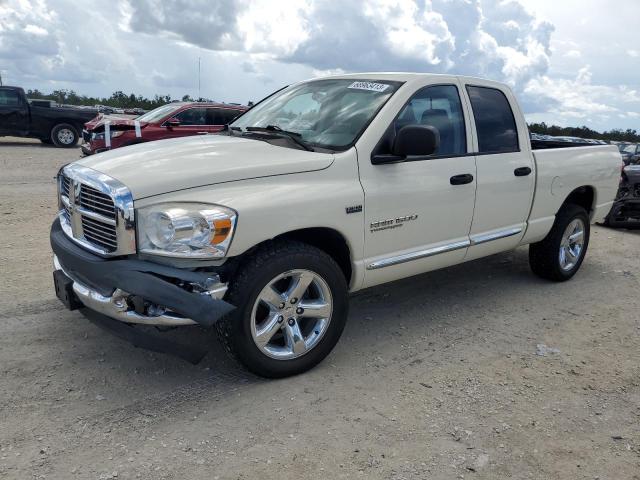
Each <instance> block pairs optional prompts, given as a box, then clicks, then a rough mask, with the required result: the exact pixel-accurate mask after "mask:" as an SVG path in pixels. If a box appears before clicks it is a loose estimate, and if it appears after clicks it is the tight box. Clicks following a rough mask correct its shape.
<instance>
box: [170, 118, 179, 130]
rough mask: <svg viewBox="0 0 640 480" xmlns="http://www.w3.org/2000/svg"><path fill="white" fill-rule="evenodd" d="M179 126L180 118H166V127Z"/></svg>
mask: <svg viewBox="0 0 640 480" xmlns="http://www.w3.org/2000/svg"><path fill="white" fill-rule="evenodd" d="M179 126H180V120H178V119H177V118H171V119H169V120H167V127H169V128H173V127H179Z"/></svg>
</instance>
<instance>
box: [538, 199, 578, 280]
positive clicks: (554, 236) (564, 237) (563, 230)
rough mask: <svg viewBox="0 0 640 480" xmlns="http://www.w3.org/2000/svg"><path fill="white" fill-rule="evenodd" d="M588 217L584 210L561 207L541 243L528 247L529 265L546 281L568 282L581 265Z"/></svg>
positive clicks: (571, 205) (573, 206)
mask: <svg viewBox="0 0 640 480" xmlns="http://www.w3.org/2000/svg"><path fill="white" fill-rule="evenodd" d="M589 232H590V230H589V216H588V215H587V212H586V210H585V209H584V208H582V207H580V206H578V205H573V204H567V205H565V206H563V207H562V208H561V209H560V211H559V212H558V215H556V220H555V222H554V224H553V228H552V229H551V231H550V232H549V234H548V235H547V236H546V237H545V238H544V240H542V241H540V242H538V243H533V244H531V245H530V246H529V265H530V266H531V270H533V272H534V273H535V274H536V275H538V276H540V277H542V278H546V279H548V280H555V281H558V282H563V281H565V280H569V279H570V278H571V277H573V276H574V275H575V273H576V272H577V271H578V269H579V268H580V265H582V261H583V260H584V256H585V254H586V252H587V247H588V246H589Z"/></svg>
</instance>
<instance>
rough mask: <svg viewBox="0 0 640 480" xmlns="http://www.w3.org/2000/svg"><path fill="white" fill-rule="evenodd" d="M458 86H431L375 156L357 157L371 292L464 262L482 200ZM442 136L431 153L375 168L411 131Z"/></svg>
mask: <svg viewBox="0 0 640 480" xmlns="http://www.w3.org/2000/svg"><path fill="white" fill-rule="evenodd" d="M459 88H460V87H459V85H458V83H457V82H452V84H448V85H432V86H426V87H424V88H422V89H420V90H418V91H417V92H416V93H415V94H414V95H413V96H412V97H411V98H410V99H409V100H408V102H407V103H406V104H405V105H404V106H403V107H402V108H401V109H400V111H399V113H398V115H397V116H396V117H395V119H394V120H393V122H392V124H391V125H390V126H389V128H388V129H387V131H386V132H385V134H384V136H383V138H381V139H380V141H379V142H378V144H377V145H376V146H375V148H374V149H373V151H360V150H359V151H358V163H359V167H360V181H361V183H362V186H363V189H364V194H365V232H364V236H365V265H364V267H365V280H364V285H363V286H364V287H368V286H372V285H376V284H379V283H383V282H387V281H391V280H395V279H398V278H402V277H408V276H411V275H415V274H418V273H422V272H426V271H429V270H434V269H437V268H441V267H444V266H448V265H452V264H455V263H459V262H462V261H463V259H464V257H465V254H466V251H467V248H468V246H469V230H470V228H471V221H472V218H473V208H474V201H475V195H476V179H475V177H476V164H475V157H474V156H473V155H467V153H468V148H467V146H470V145H471V134H470V132H467V129H466V128H465V121H467V122H468V118H469V113H468V111H467V107H466V105H465V104H463V103H462V100H461V95H460V91H459ZM416 124H417V125H429V126H432V127H434V128H436V129H437V130H438V132H439V136H440V143H439V147H438V149H437V150H436V151H435V152H434V154H432V155H428V156H422V157H420V156H415V157H407V159H406V160H405V161H402V162H399V163H389V164H383V165H374V164H372V163H371V156H372V154H374V155H375V154H377V153H380V154H390V153H392V151H391V150H392V145H393V142H394V139H395V136H396V134H397V132H398V130H399V129H400V128H402V127H403V126H405V125H416Z"/></svg>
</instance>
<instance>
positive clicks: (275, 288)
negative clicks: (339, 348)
mask: <svg viewBox="0 0 640 480" xmlns="http://www.w3.org/2000/svg"><path fill="white" fill-rule="evenodd" d="M234 277H235V279H234V280H233V281H232V283H231V285H230V288H229V294H228V297H227V300H228V301H229V302H230V303H231V304H233V305H235V306H236V307H237V308H236V310H234V311H233V312H232V313H231V314H230V315H228V316H227V317H225V318H222V319H220V320H219V321H218V322H217V323H216V328H217V330H218V333H219V336H220V338H221V340H222V341H223V343H224V344H225V346H226V348H227V350H228V351H229V352H230V353H231V354H232V355H233V356H234V357H236V358H237V359H238V360H239V361H240V362H241V363H243V364H244V365H245V366H246V367H247V368H248V369H249V370H251V371H252V372H254V373H256V374H258V375H262V376H265V377H271V378H277V377H286V376H289V375H295V374H298V373H302V372H304V371H306V370H309V369H310V368H312V367H314V366H315V365H317V364H318V363H319V362H320V361H322V360H323V359H324V358H325V357H326V356H327V355H328V354H329V352H331V350H332V349H333V347H334V346H335V344H336V343H337V342H338V339H339V338H340V335H341V334H342V330H343V329H344V325H345V322H346V319H347V311H348V298H347V283H346V279H345V277H344V274H343V273H342V270H341V269H340V267H339V266H338V265H337V264H336V262H335V261H334V260H333V259H332V258H331V257H330V256H329V255H327V254H326V253H324V252H323V251H321V250H319V249H317V248H315V247H312V246H310V245H306V244H303V243H299V242H282V243H278V244H272V245H270V246H268V247H265V248H263V249H261V250H259V251H258V252H256V254H254V255H253V256H252V257H251V258H250V259H249V260H248V261H247V262H246V263H245V265H243V266H242V267H241V268H240V270H239V271H238V272H237V273H236V275H234Z"/></svg>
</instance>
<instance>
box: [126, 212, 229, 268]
mask: <svg viewBox="0 0 640 480" xmlns="http://www.w3.org/2000/svg"><path fill="white" fill-rule="evenodd" d="M137 218H138V242H139V251H140V252H141V253H150V254H154V255H163V256H167V257H179V258H220V257H224V256H225V255H226V254H227V250H228V248H229V245H230V244H231V239H232V238H233V231H234V229H235V226H236V219H237V214H236V212H235V211H233V210H231V209H229V208H225V207H221V206H218V205H210V204H203V203H163V204H160V205H153V206H151V207H146V208H142V209H140V210H138V211H137Z"/></svg>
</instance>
